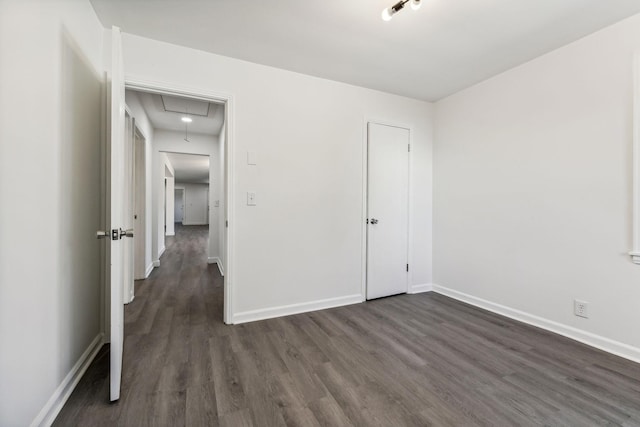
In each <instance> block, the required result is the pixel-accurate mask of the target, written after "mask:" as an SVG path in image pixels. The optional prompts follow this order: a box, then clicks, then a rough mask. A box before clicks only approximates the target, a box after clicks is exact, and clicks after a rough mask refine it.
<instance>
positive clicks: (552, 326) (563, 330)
mask: <svg viewBox="0 0 640 427" xmlns="http://www.w3.org/2000/svg"><path fill="white" fill-rule="evenodd" d="M433 291H434V292H437V293H439V294H442V295H445V296H448V297H450V298H453V299H456V300H458V301H462V302H466V303H467V304H471V305H474V306H476V307H479V308H482V309H485V310H488V311H491V312H493V313H497V314H500V315H502V316H505V317H509V318H511V319H515V320H518V321H520V322H523V323H527V324H529V325H533V326H537V327H538V328H542V329H546V330H547V331H551V332H554V333H556V334H559V335H562V336H565V337H567V338H571V339H572V340H576V341H579V342H581V343H583V344H587V345H589V346H591V347H595V348H597V349H600V350H602V351H606V352H607V353H611V354H615V355H616V356H620V357H624V358H625V359H629V360H632V361H634V362H638V363H640V348H637V347H633V346H630V345H628V344H624V343H621V342H619V341H614V340H612V339H609V338H606V337H603V336H600V335H596V334H592V333H591V332H587V331H583V330H581V329H577V328H574V327H573V326H567V325H563V324H562V323H558V322H554V321H553V320H548V319H544V318H542V317H538V316H535V315H533V314H529V313H525V312H523V311H520V310H516V309H513V308H510V307H506V306H504V305H501V304H496V303H493V302H491V301H487V300H484V299H482V298H477V297H474V296H472V295H469V294H465V293H463V292H458V291H456V290H453V289H449V288H445V287H444V286H439V285H433Z"/></svg>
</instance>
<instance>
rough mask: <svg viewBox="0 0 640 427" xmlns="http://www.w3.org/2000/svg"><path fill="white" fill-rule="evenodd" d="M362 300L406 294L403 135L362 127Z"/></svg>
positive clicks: (406, 156) (406, 158)
mask: <svg viewBox="0 0 640 427" xmlns="http://www.w3.org/2000/svg"><path fill="white" fill-rule="evenodd" d="M367 132H368V134H367V135H368V138H367V142H368V145H367V155H368V161H367V164H368V171H367V205H368V206H367V218H368V219H367V221H368V225H367V299H372V298H380V297H384V296H389V295H395V294H399V293H404V292H407V277H408V273H407V272H408V225H409V220H408V213H409V130H408V129H403V128H399V127H394V126H386V125H381V124H377V123H369V124H368V129H367Z"/></svg>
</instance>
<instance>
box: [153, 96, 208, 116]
mask: <svg viewBox="0 0 640 427" xmlns="http://www.w3.org/2000/svg"><path fill="white" fill-rule="evenodd" d="M160 98H161V99H162V105H163V107H164V110H165V111H167V112H169V113H181V114H189V115H194V116H202V117H207V116H208V115H209V103H208V102H204V101H198V100H196V99H187V98H177V97H175V96H168V95H161V96H160Z"/></svg>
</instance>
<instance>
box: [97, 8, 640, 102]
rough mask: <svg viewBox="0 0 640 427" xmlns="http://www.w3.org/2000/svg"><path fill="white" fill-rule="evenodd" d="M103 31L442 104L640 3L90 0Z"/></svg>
mask: <svg viewBox="0 0 640 427" xmlns="http://www.w3.org/2000/svg"><path fill="white" fill-rule="evenodd" d="M91 3H92V4H93V7H94V9H95V10H96V13H97V14H98V17H99V18H100V20H101V21H102V24H103V25H104V26H105V27H111V25H117V26H119V27H120V28H122V30H123V31H125V32H128V33H132V34H137V35H140V36H144V37H149V38H153V39H157V40H162V41H166V42H169V43H174V44H178V45H183V46H188V47H192V48H196V49H201V50H205V51H209V52H213V53H217V54H221V55H226V56H230V57H235V58H239V59H244V60H247V61H252V62H256V63H260V64H266V65H271V66H274V67H279V68H284V69H287V70H292V71H297V72H301V73H305V74H310V75H315V76H319V77H323V78H328V79H332V80H337V81H342V82H346V83H351V84H355V85H359V86H364V87H369V88H373V89H379V90H382V91H385V92H390V93H396V94H399V95H405V96H409V97H413V98H418V99H424V100H428V101H434V100H437V99H440V98H442V97H445V96H447V95H450V94H452V93H455V92H457V91H459V90H461V89H463V88H465V87H468V86H470V85H472V84H474V83H477V82H479V81H482V80H484V79H486V78H488V77H490V76H493V75H495V74H498V73H500V72H502V71H505V70H507V69H509V68H512V67H514V66H516V65H519V64H521V63H523V62H526V61H528V60H530V59H533V58H535V57H537V56H540V55H541V54H544V53H546V52H549V51H551V50H554V49H556V48H558V47H560V46H563V45H565V44H567V43H570V42H572V41H574V40H577V39H579V38H580V37H583V36H585V35H587V34H590V33H592V32H594V31H596V30H598V29H601V28H603V27H605V26H607V25H610V24H612V23H614V22H617V21H619V20H621V19H623V18H625V17H628V16H631V15H633V14H636V13H638V12H640V0H482V1H479V0H423V3H424V4H423V6H422V8H421V9H420V10H419V11H417V12H414V11H413V10H411V9H410V8H409V7H406V8H405V9H404V10H402V11H400V13H398V14H397V15H396V16H395V17H394V18H393V19H392V20H391V21H389V22H384V21H382V19H381V17H380V13H381V11H382V9H383V8H385V7H388V6H391V5H392V4H393V3H395V0H340V1H339V0H320V1H301V0H269V1H264V0H243V1H238V0H162V1H151V0H91Z"/></svg>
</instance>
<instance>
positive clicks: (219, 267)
mask: <svg viewBox="0 0 640 427" xmlns="http://www.w3.org/2000/svg"><path fill="white" fill-rule="evenodd" d="M218 261H219V262H216V265H217V266H218V271H219V272H220V275H221V276H222V277H224V266H223V265H222V261H220V259H218Z"/></svg>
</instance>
